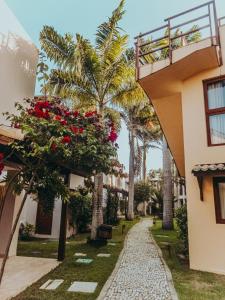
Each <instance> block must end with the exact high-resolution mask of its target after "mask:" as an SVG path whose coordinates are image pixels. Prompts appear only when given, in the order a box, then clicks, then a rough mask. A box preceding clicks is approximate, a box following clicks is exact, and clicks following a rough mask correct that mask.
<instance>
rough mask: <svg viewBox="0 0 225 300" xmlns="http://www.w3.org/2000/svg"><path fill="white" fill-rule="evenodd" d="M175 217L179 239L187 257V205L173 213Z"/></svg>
mask: <svg viewBox="0 0 225 300" xmlns="http://www.w3.org/2000/svg"><path fill="white" fill-rule="evenodd" d="M175 217H176V222H177V226H178V228H179V239H180V240H181V241H182V242H183V247H184V249H183V250H184V254H185V255H188V224H187V205H183V206H181V207H180V208H178V209H177V210H176V212H175Z"/></svg>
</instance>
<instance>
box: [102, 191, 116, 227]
mask: <svg viewBox="0 0 225 300" xmlns="http://www.w3.org/2000/svg"><path fill="white" fill-rule="evenodd" d="M118 209H119V197H118V192H115V191H114V189H113V188H110V187H107V205H106V208H105V214H104V221H105V223H106V224H109V225H116V224H118V222H119V219H118V215H117V214H118Z"/></svg>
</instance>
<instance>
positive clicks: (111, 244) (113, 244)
mask: <svg viewBox="0 0 225 300" xmlns="http://www.w3.org/2000/svg"><path fill="white" fill-rule="evenodd" d="M108 245H109V246H116V243H108Z"/></svg>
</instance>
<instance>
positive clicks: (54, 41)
mask: <svg viewBox="0 0 225 300" xmlns="http://www.w3.org/2000/svg"><path fill="white" fill-rule="evenodd" d="M40 43H41V47H42V49H43V50H44V51H45V53H46V54H47V56H48V58H49V59H50V60H51V61H54V62H55V63H56V64H58V65H63V64H66V63H67V62H68V61H70V60H71V56H72V54H73V52H74V48H75V45H74V43H73V41H72V36H71V35H69V34H67V35H65V37H63V36H62V35H60V34H59V33H58V32H57V31H56V30H55V29H54V28H53V27H51V26H44V27H43V29H42V31H41V32H40Z"/></svg>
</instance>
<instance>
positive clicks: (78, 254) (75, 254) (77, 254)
mask: <svg viewBox="0 0 225 300" xmlns="http://www.w3.org/2000/svg"><path fill="white" fill-rule="evenodd" d="M74 256H80V257H81V256H87V254H86V253H74Z"/></svg>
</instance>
